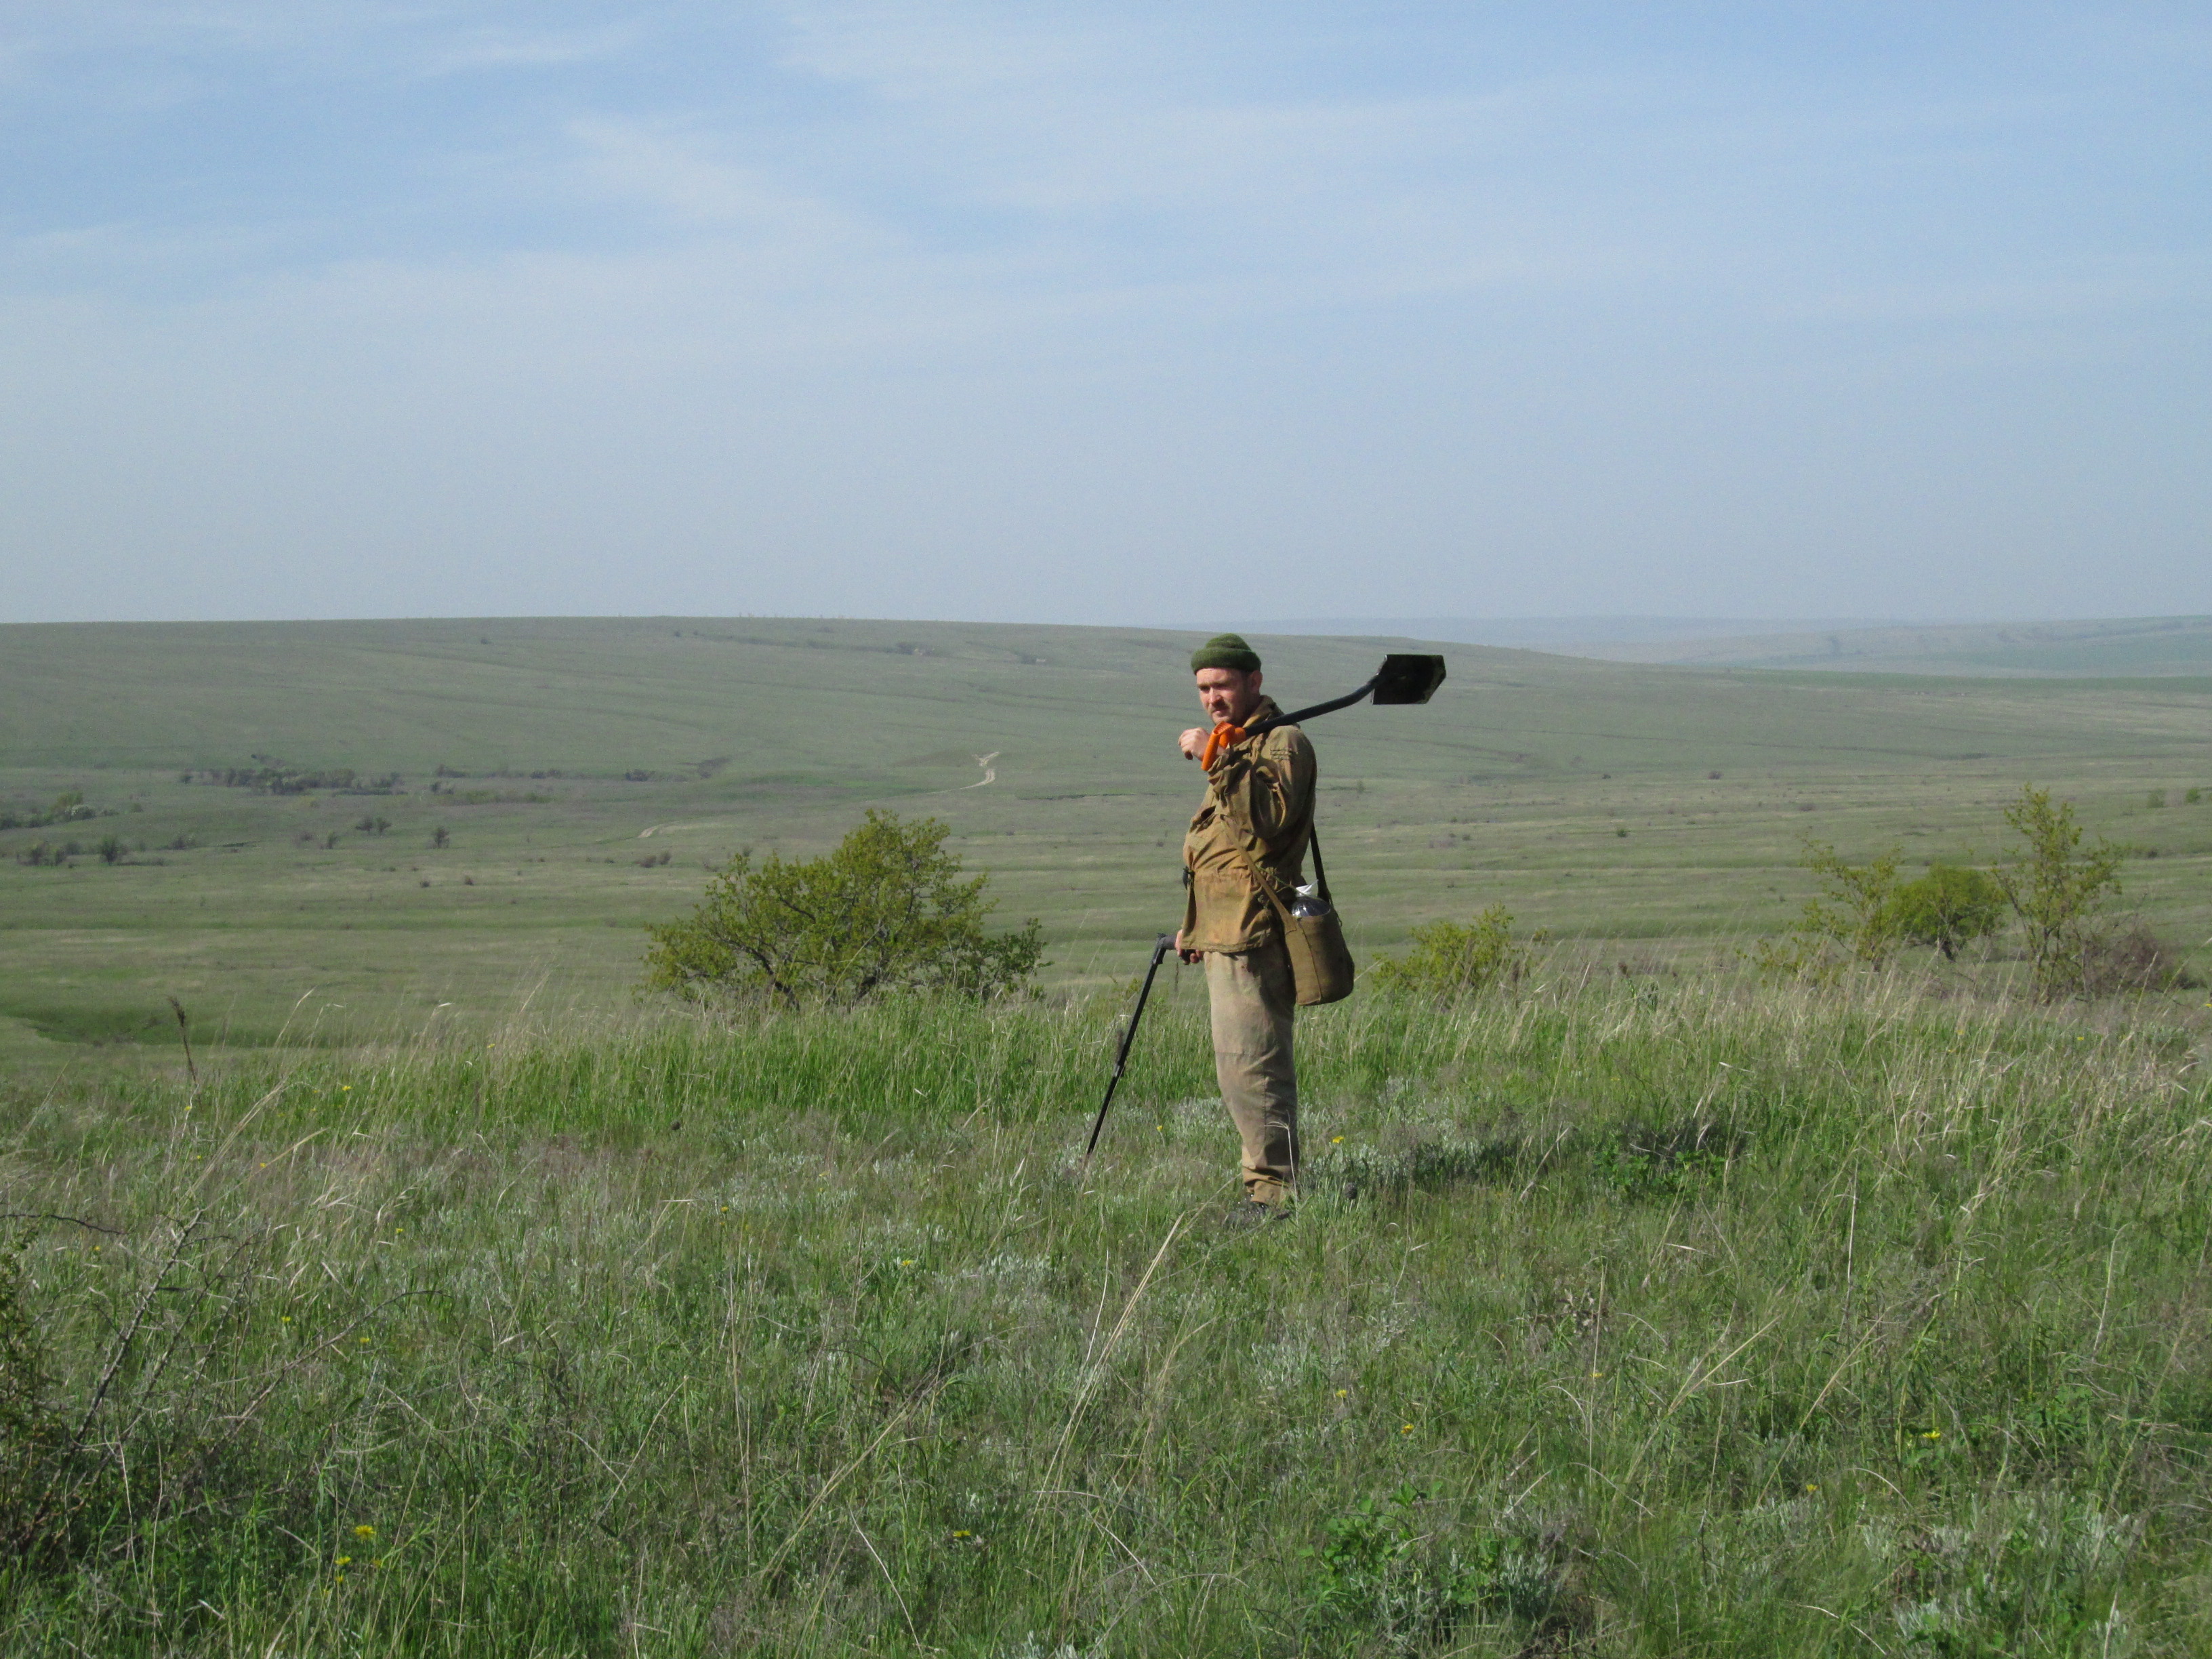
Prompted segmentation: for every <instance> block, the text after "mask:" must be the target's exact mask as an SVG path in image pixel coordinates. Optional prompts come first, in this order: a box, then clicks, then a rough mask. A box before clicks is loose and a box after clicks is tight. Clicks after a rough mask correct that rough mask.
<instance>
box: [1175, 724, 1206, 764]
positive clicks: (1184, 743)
mask: <svg viewBox="0 0 2212 1659" xmlns="http://www.w3.org/2000/svg"><path fill="white" fill-rule="evenodd" d="M1212 735H1213V728H1212V727H1211V726H1192V727H1191V728H1190V730H1189V731H1188V732H1184V733H1183V734H1182V736H1181V737H1179V738H1176V747H1177V748H1179V749H1181V750H1182V757H1183V758H1184V759H1185V760H1196V759H1197V758H1198V757H1200V755H1202V754H1204V753H1205V752H1206V738H1209V737H1211V736H1212Z"/></svg>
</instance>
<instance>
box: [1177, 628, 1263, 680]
mask: <svg viewBox="0 0 2212 1659" xmlns="http://www.w3.org/2000/svg"><path fill="white" fill-rule="evenodd" d="M1201 668H1237V669H1242V670H1243V671H1244V672H1245V673H1247V674H1252V673H1257V672H1258V671H1259V668H1260V653H1258V652H1256V651H1255V650H1254V649H1253V648H1252V647H1250V646H1249V645H1247V644H1245V643H1244V636H1243V635H1242V634H1216V635H1214V636H1213V637H1212V639H1210V640H1208V641H1206V643H1205V644H1204V645H1201V646H1200V647H1198V649H1197V650H1195V651H1194V652H1192V653H1190V671H1191V672H1192V673H1194V674H1195V673H1196V672H1198V671H1199V670H1200V669H1201Z"/></svg>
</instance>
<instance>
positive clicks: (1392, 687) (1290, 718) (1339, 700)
mask: <svg viewBox="0 0 2212 1659" xmlns="http://www.w3.org/2000/svg"><path fill="white" fill-rule="evenodd" d="M1443 683H1444V659H1443V658H1442V657H1433V656H1428V655H1425V654H1423V653H1418V652H1401V651H1394V652H1392V653H1390V654H1389V656H1387V657H1385V658H1383V666H1382V667H1380V668H1378V669H1376V671H1375V677H1374V678H1372V679H1370V680H1369V681H1368V682H1367V684H1364V685H1363V686H1361V687H1360V688H1359V689H1358V690H1356V691H1347V692H1346V693H1345V694H1344V695H1343V696H1340V697H1331V698H1330V699H1329V700H1328V702H1317V703H1315V704H1314V705H1312V707H1310V708H1301V709H1299V710H1298V711H1297V713H1296V714H1284V715H1281V716H1279V717H1278V718H1277V719H1274V720H1261V722H1260V723H1259V724H1258V725H1256V726H1246V727H1245V728H1244V735H1245V736H1246V737H1248V738H1255V737H1257V736H1259V735H1260V733H1261V732H1272V731H1273V730H1274V729H1275V728H1276V727H1277V726H1296V725H1297V724H1298V723H1299V722H1300V721H1301V720H1311V719H1312V718H1313V717H1314V716H1315V715H1316V714H1330V713H1332V712H1334V710H1336V709H1339V708H1351V707H1352V704H1353V703H1355V702H1358V701H1359V700H1360V699H1361V698H1362V697H1364V696H1367V695H1368V694H1369V693H1370V692H1372V693H1373V694H1374V696H1375V701H1376V703H1378V704H1386V703H1415V702H1427V701H1428V700H1429V699H1430V698H1431V697H1433V696H1436V694H1437V687H1438V686H1440V685H1442V684H1443ZM1175 940H1176V936H1175V935H1174V934H1173V933H1162V934H1161V935H1160V936H1159V938H1158V939H1157V940H1155V941H1154V942H1153V945H1152V965H1151V966H1150V967H1148V968H1146V969H1145V982H1144V984H1143V985H1142V986H1140V987H1138V990H1137V1006H1135V1007H1133V1008H1132V1009H1131V1010H1130V1011H1129V1023H1128V1024H1127V1025H1125V1026H1123V1027H1122V1028H1121V1047H1120V1048H1116V1049H1115V1052H1114V1075H1113V1076H1112V1077H1110V1078H1109V1079H1106V1098H1105V1099H1103V1100H1102V1101H1100V1102H1099V1103H1098V1115H1097V1117H1096V1118H1095V1119H1093V1120H1092V1121H1091V1142H1090V1144H1089V1145H1088V1146H1085V1147H1084V1149H1083V1162H1082V1163H1080V1164H1077V1165H1076V1178H1077V1179H1078V1180H1080V1179H1081V1178H1082V1175H1083V1171H1084V1170H1087V1169H1089V1168H1090V1167H1091V1153H1093V1152H1097V1150H1098V1137H1099V1135H1100V1133H1103V1131H1104V1129H1105V1127H1106V1109H1107V1108H1108V1107H1109V1106H1111V1105H1112V1104H1113V1103H1114V1091H1115V1090H1116V1089H1118V1088H1120V1087H1121V1073H1123V1072H1125V1071H1127V1070H1128V1068H1129V1049H1130V1047H1131V1045H1132V1044H1133V1043H1134V1042H1136V1040H1137V1022H1138V1021H1139V1020H1140V1019H1142V1018H1144V1017H1145V1004H1146V1001H1147V1000H1150V999H1151V997H1152V981H1153V980H1155V979H1156V978H1158V976H1159V971H1160V963H1163V962H1164V961H1165V960H1166V959H1167V954H1168V952H1169V951H1172V950H1174V949H1175Z"/></svg>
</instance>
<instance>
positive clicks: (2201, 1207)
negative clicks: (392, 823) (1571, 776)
mask: <svg viewBox="0 0 2212 1659" xmlns="http://www.w3.org/2000/svg"><path fill="white" fill-rule="evenodd" d="M2198 1000H2202V999H2198ZM1156 1006H1157V1007H1158V1014H1157V1016H1156V1017H1155V1018H1153V1019H1152V1020H1150V1021H1148V1024H1147V1029H1146V1033H1145V1035H1144V1037H1143V1039H1142V1040H1141V1042H1140V1043H1139V1051H1138V1059H1137V1062H1136V1064H1135V1066H1134V1067H1133V1070H1132V1073H1131V1075H1130V1078H1129V1080H1128V1083H1127V1085H1125V1088H1124V1092H1123V1095H1122V1097H1121V1100H1120V1102H1119V1103H1117V1119H1116V1121H1115V1123H1114V1124H1113V1125H1112V1126H1111V1127H1109V1134H1108V1139H1107V1142H1106V1145H1105V1146H1104V1148H1103V1150H1102V1153H1101V1157H1100V1158H1099V1160H1098V1161H1097V1163H1095V1164H1093V1165H1092V1166H1091V1170H1090V1171H1089V1174H1088V1177H1087V1178H1086V1179H1085V1180H1084V1181H1082V1182H1077V1181H1076V1180H1075V1179H1073V1176H1072V1174H1071V1170H1072V1165H1073V1158H1074V1154H1075V1152H1077V1151H1078V1150H1079V1147H1080V1144H1081V1139H1082V1136H1083V1133H1084V1132H1085V1129H1086V1127H1087V1120H1088V1115H1089V1113H1090V1111H1091V1109H1093V1107H1094V1105H1095V1101H1096V1091H1097V1088H1098V1087H1099V1085H1101V1084H1102V1083H1103V1072H1104V1061H1105V1059H1106V1056H1107V1054H1108V1051H1109V1044H1110V1042H1111V1039H1112V1035H1113V1019H1114V1016H1115V1013H1116V1012H1117V1008H1116V1006H1113V1005H1109V1004H1108V1003H1107V1002H1105V1001H1103V1000H1080V999H1079V1000H1073V1001H1053V1002H1048V1003H1039V1004H1035V1005H1030V1006H1021V1007H1015V1008H1009V1009H1000V1010H995V1011H988V1010H984V1011H979V1010H975V1009H973V1008H965V1007H957V1006H955V1007H946V1006H927V1005H905V1006H886V1007H883V1008H880V1009H875V1010H871V1011H867V1012H863V1013H861V1014H860V1015H858V1016H855V1017H853V1018H848V1019H831V1018H817V1017H793V1018H774V1019H768V1020H764V1021H762V1022H759V1023H752V1024H738V1025H732V1026H721V1025H716V1024H704V1023H692V1022H686V1021H676V1020H661V1019H653V1020H640V1019H637V1018H631V1019H629V1020H627V1021H624V1022H621V1023H618V1024H612V1025H610V1026H608V1027H606V1028H605V1029H603V1030H576V1029H574V1028H556V1029H547V1028H545V1027H544V1026H542V1025H541V1026H540V1027H538V1028H536V1029H524V1028H515V1029H511V1030H507V1031H506V1032H504V1033H502V1034H501V1035H500V1036H497V1037H496V1038H494V1039H490V1040H487V1041H485V1042H477V1041H474V1040H471V1041H468V1042H462V1041H459V1040H451V1041H423V1042H415V1043H411V1044H409V1045H404V1046H398V1047H387V1048H363V1049H350V1050H340V1051H325V1052H312V1051H303V1050H300V1049H297V1048H291V1049H288V1050H283V1051H272V1052H271V1053H270V1054H265V1055H262V1056H258V1057H257V1056H252V1055H239V1054H233V1055H231V1056H228V1057H227V1058H223V1059H222V1060H218V1061H217V1062H216V1063H215V1064H214V1065H213V1066H209V1067H207V1068H205V1069H206V1070H207V1072H208V1075H207V1078H206V1081H205V1084H204V1086H203V1087H202V1088H200V1089H199V1090H197V1091H194V1090H192V1089H191V1088H190V1087H189V1086H188V1085H185V1083H184V1082H182V1081H181V1080H180V1079H174V1078H172V1077H171V1076H169V1075H168V1074H167V1073H166V1072H163V1073H82V1074H79V1075H78V1076H77V1077H76V1079H74V1080H72V1079H67V1078H65V1079H62V1080H61V1081H59V1082H55V1083H49V1084H46V1085H42V1086H40V1087H38V1088H29V1087H24V1086H21V1085H18V1086H17V1087H16V1088H15V1091H14V1092H13V1093H12V1095H11V1096H10V1097H9V1101H8V1106H7V1115H6V1140H5V1144H4V1147H0V1160H3V1161H0V1170H4V1180H5V1203H6V1208H7V1209H8V1210H9V1211H10V1212H16V1213H18V1214H22V1213H32V1214H36V1215H40V1216H45V1217H68V1218H75V1219H71V1220H53V1219H47V1220H43V1221H40V1222H37V1223H34V1224H30V1225H31V1228H32V1231H30V1234H29V1237H28V1243H27V1247H26V1249H25V1251H24V1254H23V1256H22V1261H23V1264H24V1272H25V1289H24V1291H23V1294H24V1296H25V1297H26V1306H27V1310H28V1311H29V1316H30V1318H31V1319H32V1320H33V1322H34V1326H33V1328H34V1329H35V1332H36V1337H37V1340H38V1341H39V1343H40V1344H41V1345H42V1346H43V1347H44V1349H45V1352H46V1364H47V1367H48V1369H49V1370H51V1372H52V1377H53V1383H52V1389H51V1393H50V1399H51V1402H52V1407H53V1410H52V1420H53V1421H54V1422H56V1423H58V1424H59V1425H62V1426H63V1428H64V1429H67V1428H69V1427H70V1426H71V1425H75V1424H76V1423H77V1422H78V1421H79V1420H80V1419H83V1420H85V1422H86V1428H85V1431H84V1432H83V1434H82V1449H81V1450H80V1451H79V1453H78V1455H76V1459H75V1461H74V1462H73V1463H71V1464H70V1465H69V1466H68V1467H69V1468H70V1471H71V1473H70V1479H71V1480H74V1481H76V1483H77V1484H76V1486H74V1487H73V1488H72V1490H73V1491H75V1492H76V1499H77V1501H76V1508H75V1509H74V1510H73V1511H72V1516H73V1518H72V1520H71V1522H70V1527H69V1528H68V1530H67V1532H66V1534H65V1535H64V1537H62V1538H61V1539H60V1540H59V1541H58V1542H56V1543H55V1544H53V1545H52V1547H50V1548H49V1549H48V1550H47V1552H46V1553H45V1554H44V1555H43V1556H40V1557H38V1558H35V1559H30V1560H18V1561H16V1562H15V1564H14V1565H12V1566H10V1567H9V1568H7V1569H5V1570H4V1571H5V1577H4V1607H5V1609H6V1611H5V1614H4V1618H5V1621H6V1622H5V1624H4V1626H0V1628H4V1630H5V1632H6V1635H5V1637H4V1638H0V1642H4V1645H5V1646H6V1649H7V1650H8V1651H10V1652H23V1653H53V1654H63V1653H70V1652H97V1653H101V1654H104V1655H105V1654H114V1655H125V1654H146V1655H154V1654H173V1653H221V1654H239V1655H244V1654H249V1653H251V1654H257V1655H258V1654H264V1653H271V1652H277V1653H284V1654H288V1655H307V1654H323V1653H329V1654H337V1653H346V1654H381V1653H392V1654H399V1653H406V1654H416V1653H422V1654H453V1655H462V1654H466V1655H471V1656H475V1655H517V1656H520V1655H533V1656H534V1655H555V1654H576V1655H586V1654H589V1655H600V1654H604V1655H609V1656H613V1655H617V1654H620V1655H629V1654H671V1655H673V1654H695V1653H696V1654H707V1653H738V1652H745V1653H754V1652H758V1653H775V1654H785V1653H789V1654H802V1653H818V1654H829V1653H850V1652H864V1651H865V1652H882V1653H913V1654H921V1653H945V1654H954V1655H975V1656H1016V1655H1021V1656H1029V1655H1036V1656H1045V1655H1060V1654H1080V1655H1085V1656H1091V1655H1100V1656H1103V1655H1121V1654H1129V1655H1138V1654H1144V1655H1152V1654H1164V1653H1190V1654H1217V1653H1218V1654H1256V1655H1290V1654H1316V1655H1318V1654H1329V1655H1338V1654H1382V1653H1392V1652H1413V1651H1434V1652H1446V1651H1451V1652H1463V1653H1498V1654H1518V1655H1528V1656H1533V1655H1536V1654H1541V1653H1555V1654H1565V1653H1569V1652H1577V1653H1587V1654H1590V1655H1604V1656H1630V1655H1638V1656H1642V1655H1650V1656H1659V1655H1668V1656H1674V1655H1686V1654H1711V1655H1721V1654H1732V1655H1733V1654H1740V1655H1745V1656H1751V1655H1776V1654H1790V1655H1796V1654H1808V1655H1810V1654H1821V1655H1862V1654H1863V1655H1875V1654H1888V1655H1899V1654H1916V1655H1917V1654H1930V1655H1979V1654H1986V1655H1992V1656H1994V1655H1997V1654H2005V1655H2027V1654H2037V1655H2041V1654H2053V1655H2057V1654H2071V1655H2100V1656H2102V1655H2106V1654H2115V1655H2117V1654H2132V1655H2150V1654H2176V1655H2179V1654H2190V1653H2197V1652H2202V1651H2204V1650H2205V1649H2206V1646H2207V1644H2208V1643H2209V1642H2212V1595H2208V1594H2207V1592H2206V1589H2205V1586H2206V1585H2207V1584H2208V1583H2212V1530H2208V1525H2207V1516H2206V1513H2205V1510H2204V1509H2203V1501H2202V1493H2203V1455H2204V1454H2205V1452H2206V1450H2207V1449H2212V1322H2208V1311H2212V1303H2209V1302H2208V1295H2207V1291H2208V1287H2212V1281H2208V1267H2207V1260H2208V1251H2212V1206H2208V1203H2207V1198H2208V1181H2212V1147H2209V1146H2208V1122H2212V1098H2208V1094H2207V1089H2206V1084H2205V1081H2204V1079H2205V1072H2204V1070H2203V1066H2202V1064H2201V1062H2202V1060H2203V1059H2204V1058H2205V1053H2206V1051H2205V1049H2204V1048H2203V1029H2204V1028H2203V1025H2202V1024H2191V1023H2190V1022H2191V1020H2192V1019H2194V1020H2199V1021H2201V1019H2202V1012H2201V1011H2192V1012H2189V1013H2188V1014H2186V1015H2184V1014H2183V1013H2182V1012H2179V1011H2170V1012H2168V1013H2167V1014H2166V1015H2164V1016H2153V1017H2151V1018H2145V1017H2144V1016H2143V1015H2142V1013H2141V1012H2140V1011H2134V1012H2130V1011H2127V1010H2119V1009H2114V1010H2109V1011H2096V1010H2091V1011H2081V1010H2075V1011H2074V1012H2072V1013H2071V1014H2070V1015H2067V1016H2063V1017H2062V1016H2060V1015H2058V1014H2054V1013H2052V1012H2046V1011H2039V1010H2035V1009H2032V1008H2027V1007H2022V1006H2012V1005H2009V1004H2006V1003H2003V1002H2001V1001H1977V1000H1972V998H1970V997H1964V996H1960V995H1957V994H1946V995H1942V996H1938V995H1935V994H1930V993H1929V988H1928V987H1926V986H1924V985H1923V984H1921V983H1918V982H1917V981H1912V980H1910V979H1907V978H1904V977H1899V978H1896V979H1892V980H1887V981H1879V982H1861V983H1858V984H1855V985H1853V986H1851V987H1846V988H1845V989H1844V990H1843V991H1840V992H1838V993H1835V994H1819V995H1816V994H1801V993H1798V992H1794V991H1782V990H1765V991H1750V990H1747V989H1745V988H1743V987H1738V986H1735V985H1732V984H1730V983H1729V982H1726V981H1720V980H1717V979H1712V978H1701V977H1695V976H1692V977H1685V978H1682V979H1680V980H1669V981H1649V980H1638V981H1621V980H1620V979H1618V978H1617V977H1616V978H1614V979H1613V980H1596V979H1591V978H1588V977H1585V976H1582V975H1574V974H1567V975H1560V974H1559V973H1557V972H1554V973H1552V974H1549V975H1540V976H1539V977H1538V979H1537V980H1536V981H1533V982H1531V983H1530V984H1529V985H1528V987H1524V989H1523V991H1522V993H1521V994H1516V995H1515V996H1513V997H1511V998H1510V999H1508V998H1500V999H1498V1000H1488V1001H1483V1002H1479V1003H1474V1004H1471V1005H1467V1006H1460V1007H1456V1008H1449V1009H1439V1008H1435V1007H1431V1006H1423V1005H1418V1004H1413V1003H1405V1002H1395V1003H1394V1002H1389V1001H1377V1000H1371V999H1368V998H1362V999H1360V1000H1356V1001H1354V1002H1353V1003H1352V1004H1349V1005H1346V1006H1341V1007H1339V1008H1334V1009H1329V1010H1324V1011H1320V1012H1319V1013H1318V1014H1317V1015H1316V1016H1314V1017H1311V1018H1308V1019H1307V1020H1305V1021H1304V1022H1303V1023H1302V1026H1301V1031H1302V1036H1301V1041H1302V1043H1303V1045H1304V1049H1303V1054H1304V1079H1305V1090H1306V1097H1307V1102H1308V1107H1307V1111H1308V1125H1307V1127H1308V1133H1309V1136H1310V1153H1311V1156H1310V1162H1309V1170H1308V1173H1307V1177H1306V1182H1305V1186H1306V1197H1305V1199H1304V1202H1303V1204H1302V1205H1301V1206H1300V1208H1299V1211H1298V1212H1297V1215H1296V1217H1295V1218H1293V1219H1291V1220H1289V1221H1286V1222H1283V1223H1280V1224H1278V1225H1273V1226H1270V1227H1267V1228H1265V1229H1262V1230H1260V1231H1232V1230H1229V1229H1225V1228H1224V1227H1223V1226H1222V1225H1220V1219H1219V1218H1220V1217H1221V1215H1222V1214H1223V1213H1224V1212H1226V1211H1227V1210H1228V1208H1229V1206H1230V1200H1231V1197H1232V1196H1233V1192H1232V1186H1233V1164H1234V1156H1235V1154H1234V1138H1233V1135H1232V1134H1231V1132H1230V1130H1229V1128H1228V1126H1227V1125H1226V1123H1225V1121H1223V1119H1222V1115H1221V1113H1220V1110H1219V1108H1218V1103H1216V1102H1214V1101H1213V1100H1212V1098H1211V1094H1212V1090H1211V1079H1210V1075H1209V1073H1210V1068H1209V1066H1208V1065H1207V1056H1206V1051H1205V1047H1204V1033H1203V1029H1202V1019H1201V1012H1202V1011H1201V1008H1200V998H1199V995H1198V993H1197V989H1196V987H1195V986H1194V985H1184V986H1182V987H1181V988H1179V989H1177V990H1176V991H1173V992H1171V994H1170V995H1169V997H1168V998H1167V999H1166V1000H1165V1001H1164V1003H1161V1004H1158V1005H1156ZM2158 1018H2168V1019H2170V1022H2171V1023H2170V1024H2159V1023H2156V1021H2157V1019H2158ZM134 1322H135V1325H134ZM134 1328H135V1331H136V1334H135V1335H134V1336H133V1337H132V1339H131V1341H130V1343H129V1344H128V1345H127V1346H126V1345H124V1344H122V1342H121V1340H120V1334H121V1333H124V1332H126V1331H131V1330H133V1329H134ZM103 1375H106V1376H110V1378H111V1381H110V1384H109V1389H108V1392H107V1394H106V1396H105V1397H104V1400H103V1401H102V1403H101V1404H100V1407H99V1408H98V1409H97V1410H94V1411H92V1412H90V1413H87V1411H86V1407H87V1403H88V1401H90V1400H91V1399H92V1398H93V1396H94V1392H95V1391H96V1389H98V1387H99V1380H100V1377H101V1376H103Z"/></svg>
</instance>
